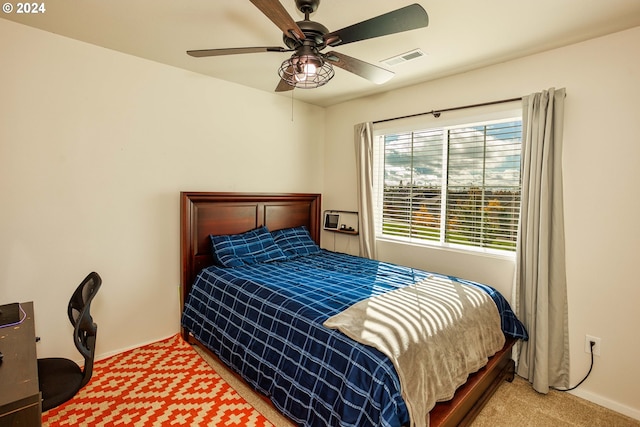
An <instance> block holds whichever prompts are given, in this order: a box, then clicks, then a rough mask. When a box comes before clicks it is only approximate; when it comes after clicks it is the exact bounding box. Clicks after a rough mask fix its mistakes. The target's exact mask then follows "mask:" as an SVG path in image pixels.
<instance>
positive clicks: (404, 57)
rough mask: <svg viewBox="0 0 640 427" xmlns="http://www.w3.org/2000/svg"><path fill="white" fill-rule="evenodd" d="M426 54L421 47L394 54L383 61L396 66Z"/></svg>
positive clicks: (390, 65)
mask: <svg viewBox="0 0 640 427" xmlns="http://www.w3.org/2000/svg"><path fill="white" fill-rule="evenodd" d="M422 56H424V52H423V51H421V50H420V49H413V50H410V51H409V52H405V53H401V54H400V55H396V56H392V57H391V58H388V59H385V60H384V61H381V62H382V63H383V64H387V65H388V66H389V67H395V66H396V65H398V64H402V63H404V62H407V61H413V60H414V59H418V58H420V57H422Z"/></svg>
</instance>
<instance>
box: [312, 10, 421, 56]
mask: <svg viewBox="0 0 640 427" xmlns="http://www.w3.org/2000/svg"><path fill="white" fill-rule="evenodd" d="M427 25H429V16H428V15H427V12H426V11H425V10H424V8H423V7H422V6H420V5H419V4H417V3H414V4H412V5H409V6H406V7H403V8H400V9H397V10H394V11H392V12H389V13H385V14H384V15H380V16H377V17H375V18H371V19H368V20H366V21H362V22H359V23H357V24H353V25H351V26H349V27H345V28H343V29H341V30H337V31H333V32H331V33H328V34H326V35H325V36H324V39H325V42H326V43H327V44H328V45H329V46H338V45H343V44H347V43H353V42H357V41H360V40H367V39H372V38H375V37H380V36H386V35H389V34H395V33H401V32H403V31H409V30H415V29H417V28H423V27H426V26H427Z"/></svg>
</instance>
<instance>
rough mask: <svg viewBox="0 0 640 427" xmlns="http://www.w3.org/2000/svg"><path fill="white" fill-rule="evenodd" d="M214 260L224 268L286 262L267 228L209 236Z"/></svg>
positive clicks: (284, 256) (285, 257)
mask: <svg viewBox="0 0 640 427" xmlns="http://www.w3.org/2000/svg"><path fill="white" fill-rule="evenodd" d="M209 237H210V238H211V244H212V249H213V255H214V259H215V260H216V262H217V264H218V265H221V266H223V267H242V266H244V265H250V264H257V263H260V262H269V261H279V260H286V259H287V256H286V255H285V254H284V253H283V252H282V250H281V249H280V248H279V247H278V245H276V243H275V242H274V241H273V237H272V236H271V233H269V230H267V227H260V228H256V229H255V230H251V231H247V232H245V233H241V234H231V235H225V236H214V235H211V236H209Z"/></svg>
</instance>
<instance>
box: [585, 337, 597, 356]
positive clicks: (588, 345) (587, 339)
mask: <svg viewBox="0 0 640 427" xmlns="http://www.w3.org/2000/svg"><path fill="white" fill-rule="evenodd" d="M592 341H593V342H594V343H596V345H594V346H593V354H594V355H596V356H600V338H598V337H592V336H591V335H587V336H586V337H585V339H584V352H585V353H589V354H591V342H592Z"/></svg>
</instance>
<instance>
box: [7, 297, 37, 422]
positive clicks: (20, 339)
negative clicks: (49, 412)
mask: <svg viewBox="0 0 640 427" xmlns="http://www.w3.org/2000/svg"><path fill="white" fill-rule="evenodd" d="M21 306H22V309H23V310H24V311H25V313H26V314H27V317H26V318H25V319H24V321H23V322H22V323H20V324H19V325H17V326H7V327H4V328H0V351H1V352H2V354H3V355H4V358H3V362H2V364H0V427H5V426H7V427H8V426H11V427H17V426H25V427H32V426H40V425H41V424H42V412H41V410H40V387H39V386H38V362H37V354H36V333H35V326H34V323H33V303H32V302H27V303H22V304H21Z"/></svg>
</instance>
